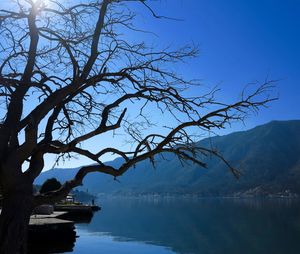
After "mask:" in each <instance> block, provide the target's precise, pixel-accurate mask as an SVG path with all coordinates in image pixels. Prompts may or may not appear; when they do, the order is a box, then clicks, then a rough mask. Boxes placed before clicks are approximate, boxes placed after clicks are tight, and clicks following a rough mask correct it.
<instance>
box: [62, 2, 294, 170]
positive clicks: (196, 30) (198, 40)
mask: <svg viewBox="0 0 300 254" xmlns="http://www.w3.org/2000/svg"><path fill="white" fill-rule="evenodd" d="M150 3H151V6H152V7H153V9H154V10H155V11H156V13H157V14H159V15H165V16H169V17H173V18H178V19H182V21H172V20H163V19H162V20H157V19H153V18H152V17H151V15H149V12H147V11H146V10H145V9H144V8H143V7H141V5H137V6H136V7H135V8H137V11H138V12H139V13H140V15H139V16H138V20H139V24H138V27H139V28H143V29H146V30H148V31H152V32H154V33H156V35H157V37H156V38H153V37H151V36H148V35H145V34H130V35H129V36H132V37H133V39H144V40H148V41H151V40H153V43H154V44H156V45H157V46H158V47H164V46H167V45H172V46H174V47H176V46H180V45H183V44H186V43H194V44H196V45H198V46H199V50H200V54H199V57H198V58H197V59H193V60H192V61H190V62H188V63H187V64H186V65H183V66H182V67H181V68H179V69H178V71H179V72H181V73H182V74H183V75H185V76H187V77H194V78H200V79H202V83H204V84H206V85H207V86H211V87H213V86H215V85H219V86H220V88H221V89H222V91H221V92H220V94H219V97H220V99H224V100H235V99H237V98H238V95H239V93H240V92H241V91H242V89H243V87H244V86H245V85H246V84H247V83H249V82H253V81H256V80H259V81H263V80H264V79H265V78H267V77H269V78H270V79H276V80H279V81H278V83H277V88H276V90H275V92H274V93H275V95H277V94H278V96H279V100H278V101H276V102H273V103H271V104H270V107H269V108H268V109H263V110H261V111H260V112H259V114H258V115H253V116H251V117H249V118H248V119H247V121H246V122H245V124H246V125H245V126H244V125H242V124H235V125H233V126H232V128H229V129H226V130H224V131H221V132H220V133H219V134H226V133H229V132H232V131H237V130H246V129H249V128H252V127H254V126H257V125H260V124H264V123H267V122H269V121H271V120H289V119H300V109H299V108H300V107H299V106H300V15H299V13H300V1H296V0H285V1H279V0H248V1H246V0H243V1H241V0H185V1H184V0H161V1H150ZM134 36H136V37H137V38H135V37H134ZM192 92H193V91H192ZM195 92H197V91H195ZM99 140H100V139H99ZM111 142H112V141H111V139H110V137H109V136H108V137H107V139H105V138H104V139H101V143H102V144H104V145H105V144H110V143H111ZM116 142H118V141H116ZM99 143H100V142H99ZM93 145H95V144H94V143H92V142H91V143H87V144H86V147H87V148H88V147H92V146H93ZM106 159H111V158H109V157H107V158H106ZM82 163H83V164H85V163H88V161H85V160H80V161H76V160H75V161H70V162H67V163H65V165H64V166H66V167H74V166H78V165H79V164H82Z"/></svg>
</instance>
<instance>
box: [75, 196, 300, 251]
mask: <svg viewBox="0 0 300 254" xmlns="http://www.w3.org/2000/svg"><path fill="white" fill-rule="evenodd" d="M102 207H103V211H101V212H100V213H98V214H96V215H95V217H94V218H93V220H92V223H91V224H90V225H88V226H82V225H80V226H79V228H83V229H85V230H88V231H89V232H95V233H96V232H108V234H109V235H112V236H113V237H116V238H117V239H118V238H119V239H120V240H122V241H124V239H131V240H132V241H142V242H151V243H153V244H156V245H162V246H166V247H170V248H171V249H172V250H174V251H175V252H177V253H180V254H186V253H190V254H192V253H195V254H196V253H197V254H198V253H200V254H213V253H233V254H235V253H236V254H240V253H245V254H248V253H249V254H253V253H256V254H263V253H272V254H277V253H278V254H279V253H280V254H282V253H300V243H299V239H300V213H299V209H300V205H299V203H297V202H291V201H288V200H264V201H259V200H232V199H231V200H219V199H211V200H208V199H203V200H198V201H195V200H194V201H193V200H178V199H177V200H172V201H170V200H166V199H164V200H161V201H159V200H158V201H157V200H156V201H154V200H152V201H149V200H148V201H146V200H133V199H113V200H109V201H107V200H106V201H105V200H103V201H102Z"/></svg>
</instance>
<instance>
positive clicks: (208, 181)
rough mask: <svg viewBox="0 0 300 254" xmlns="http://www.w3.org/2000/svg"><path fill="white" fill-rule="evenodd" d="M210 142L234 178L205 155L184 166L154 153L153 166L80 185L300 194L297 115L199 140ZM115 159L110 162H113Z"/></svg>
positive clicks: (61, 173)
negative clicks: (201, 163) (202, 160)
mask: <svg viewBox="0 0 300 254" xmlns="http://www.w3.org/2000/svg"><path fill="white" fill-rule="evenodd" d="M199 144H200V145H202V146H207V145H211V144H212V146H213V147H215V148H217V149H218V151H219V152H220V153H222V154H223V155H224V157H225V158H226V159H227V160H228V161H229V162H230V163H231V164H232V165H233V166H235V167H237V168H238V169H240V171H241V172H242V177H241V179H240V180H238V181H237V180H236V179H235V178H234V177H233V175H232V174H231V173H230V172H229V171H228V168H227V167H226V166H225V165H224V163H223V162H221V161H220V160H218V159H216V158H206V159H205V162H207V164H208V169H203V168H200V167H199V166H197V165H194V164H187V165H184V167H182V165H181V163H180V162H179V160H178V159H177V157H176V156H174V155H172V154H167V155H164V157H165V159H166V160H162V159H161V157H160V156H157V157H156V161H157V166H156V168H155V169H153V167H152V166H151V164H150V163H149V161H144V162H141V163H139V164H138V165H137V166H136V167H135V168H133V169H131V170H130V171H128V172H127V173H126V174H125V175H124V176H122V177H120V178H119V179H118V180H119V181H114V180H113V178H112V177H110V176H106V175H103V174H97V173H94V174H91V175H89V176H88V177H86V179H85V181H84V186H83V187H80V188H81V189H82V190H88V191H89V192H91V193H94V194H99V193H110V194H148V193H159V194H161V193H163V194H166V193H170V194H197V195H201V196H220V195H221V196H226V195H237V196H244V195H250V196H252V195H262V196H265V195H269V194H279V195H291V194H289V193H299V194H300V120H294V121H273V122H270V123H268V124H265V125H262V126H258V127H255V128H253V129H251V130H248V131H244V132H235V133H232V134H229V135H226V136H218V137H213V138H210V139H209V140H208V139H205V140H202V141H200V142H199ZM121 162H122V160H121V159H116V160H114V161H111V162H109V163H108V164H110V165H113V166H117V165H119V164H120V163H121ZM77 170H78V169H73V170H72V169H52V170H49V171H47V172H44V173H43V174H42V175H41V176H39V177H38V179H37V181H36V183H37V184H41V183H42V182H44V181H45V180H46V179H47V178H51V177H57V178H58V179H59V180H60V181H65V180H68V179H70V178H71V177H72V176H74V174H75V172H76V171H77Z"/></svg>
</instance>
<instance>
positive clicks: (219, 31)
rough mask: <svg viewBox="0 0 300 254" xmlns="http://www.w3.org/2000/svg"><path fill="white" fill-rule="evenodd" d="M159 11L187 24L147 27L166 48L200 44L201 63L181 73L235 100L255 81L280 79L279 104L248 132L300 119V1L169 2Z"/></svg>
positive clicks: (254, 119) (253, 120)
mask: <svg viewBox="0 0 300 254" xmlns="http://www.w3.org/2000/svg"><path fill="white" fill-rule="evenodd" d="M154 8H155V9H156V10H157V12H158V13H161V14H163V15H166V16H171V17H175V18H181V19H183V20H184V21H182V22H174V21H159V22H158V21H155V22H154V23H155V26H154V27H153V26H152V24H151V23H149V24H147V27H149V29H151V28H152V30H153V29H154V30H155V31H156V32H157V33H158V34H159V38H160V40H161V42H162V43H167V42H173V43H175V44H182V43H186V42H187V43H188V42H191V41H192V42H194V43H195V44H197V45H199V49H200V55H199V58H198V59H196V60H193V61H192V62H191V63H190V64H189V65H188V68H187V69H186V70H181V71H182V72H183V73H185V74H186V75H192V76H196V77H199V78H201V79H202V80H203V82H204V83H206V84H208V85H211V86H213V85H215V84H219V85H220V87H221V88H222V90H223V91H222V96H225V97H228V98H230V97H232V96H233V97H235V96H237V95H238V92H239V91H241V89H242V87H243V86H244V85H245V84H247V83H249V82H252V81H255V80H264V79H265V78H266V77H269V78H270V79H278V80H280V81H278V87H277V90H276V91H277V92H278V95H279V100H278V101H277V102H274V103H272V104H271V105H270V108H269V109H268V110H263V111H262V112H261V113H260V114H259V115H258V116H256V117H252V118H250V119H249V120H248V121H247V128H249V127H252V126H255V125H257V124H261V123H265V122H268V121H270V120H274V119H278V120H286V119H300V109H299V106H300V1H296V0H286V1H279V0H248V1H245V0H244V1H240V0H188V1H183V0H177V1H176V0H167V1H157V3H156V4H155V7H154ZM147 20H148V19H147Z"/></svg>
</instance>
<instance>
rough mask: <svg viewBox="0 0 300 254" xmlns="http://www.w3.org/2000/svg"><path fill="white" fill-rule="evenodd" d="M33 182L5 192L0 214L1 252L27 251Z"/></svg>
mask: <svg viewBox="0 0 300 254" xmlns="http://www.w3.org/2000/svg"><path fill="white" fill-rule="evenodd" d="M32 204H33V195H32V184H28V185H26V186H22V187H21V186H18V187H17V189H14V190H12V191H9V192H8V193H5V192H4V200H3V206H2V212H1V215H0V253H1V254H24V253H26V252H27V235H28V224H29V219H30V215H31V212H32V208H33V206H32Z"/></svg>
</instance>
